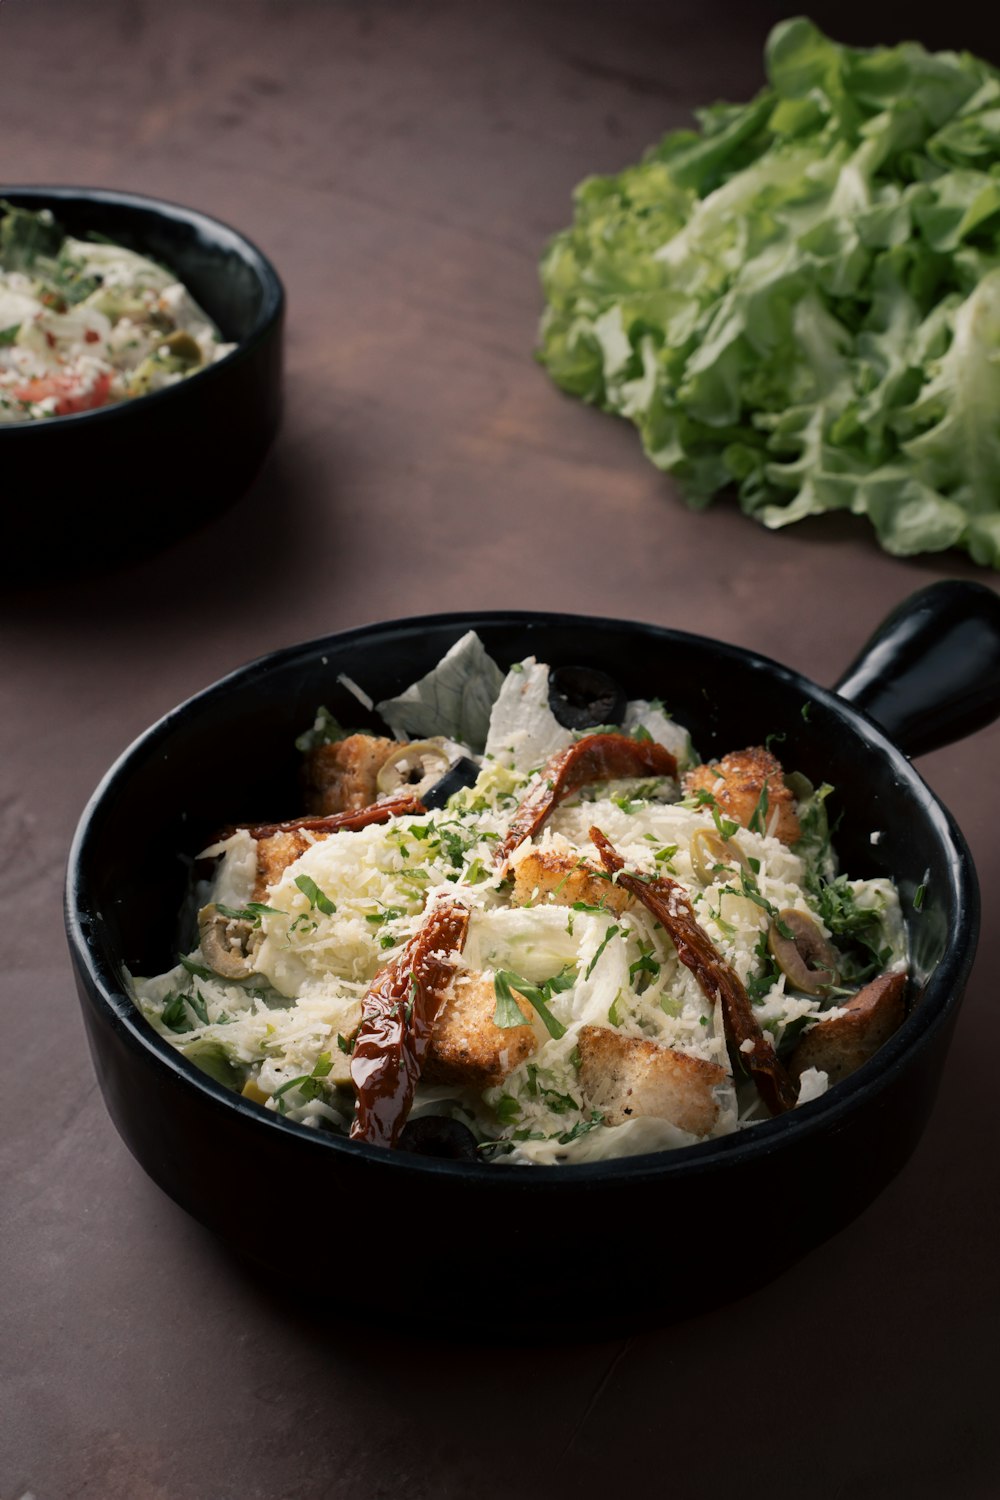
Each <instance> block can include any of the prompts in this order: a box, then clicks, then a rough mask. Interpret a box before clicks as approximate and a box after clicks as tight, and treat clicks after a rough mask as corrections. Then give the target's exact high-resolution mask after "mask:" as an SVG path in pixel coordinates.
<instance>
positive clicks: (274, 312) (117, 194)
mask: <svg viewBox="0 0 1000 1500" xmlns="http://www.w3.org/2000/svg"><path fill="white" fill-rule="evenodd" d="M18 198H20V199H22V200H24V199H31V200H34V201H37V202H38V203H39V204H40V205H41V206H42V207H43V208H44V207H49V206H50V205H53V204H58V203H59V202H68V201H71V200H74V199H77V200H79V201H80V202H81V203H86V202H88V201H90V202H94V203H106V204H110V205H111V206H112V207H115V208H123V209H129V208H133V209H142V210H143V211H145V212H147V213H150V212H151V213H156V214H158V215H159V217H160V218H162V219H166V220H172V221H173V222H174V223H183V224H188V225H191V226H193V227H195V228H197V229H199V230H201V231H202V232H203V233H205V235H206V236H207V237H208V238H209V239H210V240H212V241H213V242H215V243H217V244H219V245H221V246H224V247H225V248H227V249H229V250H230V251H233V250H235V251H236V252H237V253H238V254H239V257H240V259H241V260H242V261H243V262H244V264H245V265H247V266H249V267H250V268H251V270H252V271H253V272H254V274H255V275H256V277H257V279H258V281H259V282H260V285H261V287H262V289H263V293H264V295H263V298H262V301H261V307H260V311H259V312H258V314H257V320H256V322H255V323H254V326H253V328H252V329H251V330H250V332H249V333H248V334H247V335H246V337H245V338H242V339H240V340H239V341H238V342H237V344H236V347H235V348H234V349H231V350H230V351H229V353H228V354H225V355H223V357H222V359H220V360H216V361H215V362H214V363H213V364H210V365H206V366H205V367H204V368H203V369H201V370H195V371H194V372H193V374H191V375H186V376H185V377H184V379H183V380H179V381H177V382H176V383H175V384H174V385H168V386H164V387H162V388H161V389H160V390H158V391H147V392H146V394H145V395H143V396H134V397H132V398H131V399H129V400H126V401H115V402H113V403H112V404H111V405H109V406H98V407H95V408H94V409H93V410H92V411H75V412H68V413H67V414H66V415H65V416H52V417H45V418H44V419H41V420H39V419H38V418H35V417H25V418H24V420H23V421H19V422H4V423H2V424H0V433H2V432H50V431H51V430H52V429H53V428H54V427H64V426H66V424H67V423H72V424H75V423H78V422H82V421H87V422H88V423H94V422H100V421H105V422H107V421H114V420H116V419H117V420H120V419H121V417H122V415H123V414H124V413H125V412H131V411H135V410H136V408H137V407H139V406H141V408H142V409H143V410H147V411H148V410H149V404H150V403H151V402H156V403H157V404H161V403H162V402H164V401H170V400H176V399H177V398H178V396H182V395H183V392H184V391H185V390H189V389H190V387H191V384H192V382H197V385H201V384H202V383H203V382H204V381H205V380H206V379H212V378H214V377H216V376H217V375H218V372H219V371H220V370H225V369H226V368H227V367H228V366H230V365H231V364H232V362H233V361H234V360H237V359H240V358H242V357H244V356H245V355H246V354H247V353H248V352H249V351H250V350H252V349H253V348H254V347H255V346H256V345H257V344H258V343H259V342H260V340H261V339H262V338H263V337H264V335H265V334H266V333H267V331H268V329H269V328H270V327H271V326H272V325H273V324H274V322H275V321H276V320H277V319H278V318H280V317H281V315H282V313H283V312H284V309H285V301H286V297H285V287H284V283H283V282H282V280H281V277H280V276H279V275H278V272H277V270H276V269H275V267H274V264H273V262H272V261H270V260H269V259H268V257H267V256H266V255H265V254H264V252H263V250H261V249H260V248H259V247H258V246H257V245H255V244H254V242H253V240H250V239H247V237H246V235H245V234H243V233H242V231H241V230H239V229H234V228H233V226H232V225H231V224H227V223H226V222H225V221H224V220H223V219H216V218H214V217H213V216H212V215H211V214H206V213H204V212H203V211H202V210H201V209H200V208H189V207H188V206H187V205H186V204H183V203H174V202H173V201H172V200H170V199H168V198H151V197H149V196H148V195H147V194H145V193H130V192H125V191H123V190H119V189H117V188H96V187H71V186H67V185H66V184H64V183H59V184H52V185H51V186H46V185H44V184H40V183H21V184H16V183H0V199H6V200H7V201H8V202H12V201H15V200H17V199H18ZM166 269H167V270H171V271H172V270H173V269H174V268H173V267H172V266H168V267H167V268H166Z"/></svg>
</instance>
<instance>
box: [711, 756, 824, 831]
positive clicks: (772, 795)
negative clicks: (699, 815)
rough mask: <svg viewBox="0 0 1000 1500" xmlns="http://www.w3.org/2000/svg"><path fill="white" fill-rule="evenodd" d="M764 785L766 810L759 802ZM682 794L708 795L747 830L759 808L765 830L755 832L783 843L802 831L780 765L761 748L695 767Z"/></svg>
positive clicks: (793, 800)
mask: <svg viewBox="0 0 1000 1500" xmlns="http://www.w3.org/2000/svg"><path fill="white" fill-rule="evenodd" d="M765 786H766V787H767V808H766V810H764V808H763V806H762V800H761V799H762V794H763V791H764V788H765ZM684 791H685V793H687V794H688V795H690V794H691V793H692V792H698V791H703V792H709V793H710V794H711V795H712V797H714V799H715V804H716V806H717V807H718V809H719V811H720V812H721V813H722V814H723V815H724V816H725V817H727V818H733V819H735V821H736V822H737V823H740V824H742V826H743V827H744V828H749V827H750V823H751V821H752V819H753V816H754V813H755V812H756V811H757V809H758V808H761V812H762V814H763V817H762V821H763V824H764V827H763V830H761V828H760V827H759V825H755V826H756V828H757V832H758V833H759V832H761V831H763V832H765V833H767V834H770V835H771V836H772V837H773V838H777V839H780V840H781V842H782V843H783V844H794V843H795V842H796V840H797V839H798V837H799V835H800V833H801V831H802V830H801V829H800V827H799V818H798V814H797V812H796V811H795V798H794V796H793V795H792V793H791V792H790V791H789V789H788V787H787V786H786V785H785V781H784V771H783V770H782V767H781V762H780V761H779V760H778V759H777V757H776V756H774V755H772V754H771V752H770V750H765V749H764V747H763V745H752V746H751V747H750V748H749V749H747V750H733V751H731V752H730V753H729V754H728V755H724V756H723V757H722V759H721V760H712V761H708V762H707V763H706V764H705V765H701V766H695V767H694V768H693V770H690V771H688V773H687V775H686V776H685V777H684Z"/></svg>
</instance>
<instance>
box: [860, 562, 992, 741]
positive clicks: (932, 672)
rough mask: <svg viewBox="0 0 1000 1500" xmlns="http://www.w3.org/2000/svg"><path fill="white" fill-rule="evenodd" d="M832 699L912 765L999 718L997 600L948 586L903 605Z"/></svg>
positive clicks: (935, 586) (970, 586)
mask: <svg viewBox="0 0 1000 1500" xmlns="http://www.w3.org/2000/svg"><path fill="white" fill-rule="evenodd" d="M834 691H835V692H837V693H839V694H840V696H841V698H846V699H847V700H848V702H849V703H853V704H854V706H855V707H856V708H860V709H862V710H863V711H864V712H865V713H866V714H868V715H869V717H870V718H872V719H874V720H875V721H876V723H878V724H879V725H881V727H882V728H883V729H884V730H885V732H886V734H887V735H888V736H889V738H890V739H892V740H894V741H895V743H896V744H897V745H898V746H899V748H900V749H901V750H902V751H903V753H904V754H905V755H908V756H909V757H910V758H911V759H912V758H913V757H914V756H916V755H925V754H926V753H927V752H928V751H929V750H937V749H938V748H939V747H940V746H941V745H948V744H950V743H951V742H952V740H958V739H961V738H962V737H963V736H964V735H967V734H972V732H973V731H974V730H976V729H982V728H983V727H984V726H985V725H987V724H991V723H992V722H993V720H994V719H995V718H997V717H998V716H1000V598H998V596H997V595H996V594H995V593H994V591H993V590H992V589H990V588H987V587H986V586H985V585H984V584H981V583H966V582H963V581H962V580H961V579H957V578H953V579H948V580H947V581H945V582H942V583H932V584H931V585H930V586H929V587H928V588H925V589H921V590H920V591H919V592H918V593H916V594H911V595H910V597H909V598H908V599H904V600H903V602H902V604H900V605H899V606H898V607H897V608H896V609H894V610H893V612H892V614H891V615H889V616H888V618H887V619H886V620H884V621H883V623H882V624H881V625H880V626H879V628H878V630H876V632H875V634H874V635H873V636H872V638H871V640H870V641H868V643H867V644H866V645H865V646H864V647H863V649H862V651H861V653H860V655H859V656H858V657H857V659H856V660H855V661H853V662H852V663H851V665H850V666H849V667H848V668H847V671H846V672H844V674H843V675H842V676H841V678H840V679H839V681H838V682H837V683H836V684H835V687H834Z"/></svg>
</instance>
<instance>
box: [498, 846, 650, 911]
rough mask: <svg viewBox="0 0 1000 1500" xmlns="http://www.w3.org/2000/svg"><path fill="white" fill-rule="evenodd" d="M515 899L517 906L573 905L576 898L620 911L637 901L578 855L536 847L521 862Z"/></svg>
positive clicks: (590, 904) (516, 880)
mask: <svg viewBox="0 0 1000 1500" xmlns="http://www.w3.org/2000/svg"><path fill="white" fill-rule="evenodd" d="M511 901H512V903H513V904H514V906H536V905H545V904H547V903H552V904H554V905H556V906H572V905H573V903H574V901H585V902H586V904H587V905H588V906H606V907H607V908H608V910H609V911H613V912H615V913H617V914H620V913H621V912H623V911H625V909H626V908H627V907H629V906H631V905H632V904H633V898H632V896H630V895H629V893H628V891H625V890H622V889H621V887H620V886H617V885H615V884H614V883H613V882H612V881H611V880H610V878H609V877H608V876H607V875H604V874H603V873H602V872H601V871H599V870H595V869H593V868H592V867H591V866H590V865H586V864H584V863H583V862H582V861H581V860H580V859H578V858H577V857H576V856H575V855H572V854H558V853H555V852H554V851H551V850H550V851H548V852H544V851H540V850H532V851H531V852H530V853H528V854H526V855H525V856H524V858H523V859H522V860H520V861H519V862H518V864H517V865H516V866H515V868H514V890H513V892H512V894H511Z"/></svg>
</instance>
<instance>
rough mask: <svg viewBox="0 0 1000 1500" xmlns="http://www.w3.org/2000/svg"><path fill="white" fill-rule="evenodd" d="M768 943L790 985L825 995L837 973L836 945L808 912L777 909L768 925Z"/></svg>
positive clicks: (806, 992)
mask: <svg viewBox="0 0 1000 1500" xmlns="http://www.w3.org/2000/svg"><path fill="white" fill-rule="evenodd" d="M789 933H790V934H791V936H788V934H789ZM767 946H768V948H769V949H770V951H771V955H772V957H773V958H774V961H775V963H776V964H777V965H778V968H779V969H780V970H781V972H782V973H783V974H784V976H785V978H786V979H787V980H788V982H789V984H790V985H791V986H792V988H793V989H796V990H801V991H802V993H803V994H804V995H825V994H826V993H827V992H828V991H829V990H830V988H831V987H832V986H833V985H835V984H836V983H837V981H838V979H839V977H840V976H839V974H838V972H837V950H836V948H834V946H833V944H832V943H828V942H827V940H826V938H825V937H824V936H823V934H822V933H821V932H820V930H819V928H818V927H817V925H816V923H815V922H814V921H813V919H812V917H810V916H809V915H808V913H807V912H804V911H797V910H795V909H794V908H791V907H789V908H786V910H785V911H779V913H778V915H777V917H776V918H775V919H774V920H773V921H772V922H771V925H770V927H769V928H768V931H767Z"/></svg>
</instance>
